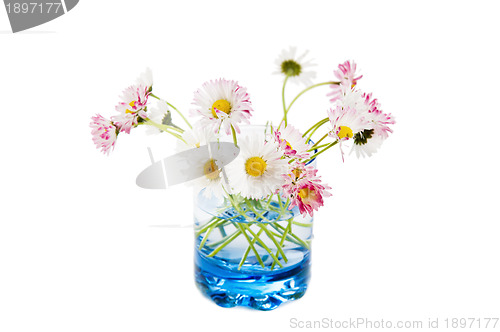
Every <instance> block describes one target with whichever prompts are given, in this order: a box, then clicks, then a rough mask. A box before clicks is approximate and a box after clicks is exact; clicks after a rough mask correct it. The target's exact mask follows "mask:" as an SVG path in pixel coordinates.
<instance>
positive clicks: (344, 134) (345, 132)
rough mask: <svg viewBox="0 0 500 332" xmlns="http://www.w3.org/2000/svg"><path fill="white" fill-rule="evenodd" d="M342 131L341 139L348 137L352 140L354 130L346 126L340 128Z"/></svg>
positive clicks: (340, 133) (340, 132) (340, 131)
mask: <svg viewBox="0 0 500 332" xmlns="http://www.w3.org/2000/svg"><path fill="white" fill-rule="evenodd" d="M339 128H340V130H339V134H338V135H339V138H340V139H342V138H344V137H348V138H352V136H353V133H352V129H351V128H349V127H346V126H340V127H339Z"/></svg>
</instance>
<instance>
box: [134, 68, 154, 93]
mask: <svg viewBox="0 0 500 332" xmlns="http://www.w3.org/2000/svg"><path fill="white" fill-rule="evenodd" d="M136 84H137V85H142V86H146V87H148V90H149V92H151V91H152V90H153V72H152V71H151V68H149V67H148V68H146V70H145V71H144V72H143V73H141V74H140V75H139V77H138V78H137V80H136Z"/></svg>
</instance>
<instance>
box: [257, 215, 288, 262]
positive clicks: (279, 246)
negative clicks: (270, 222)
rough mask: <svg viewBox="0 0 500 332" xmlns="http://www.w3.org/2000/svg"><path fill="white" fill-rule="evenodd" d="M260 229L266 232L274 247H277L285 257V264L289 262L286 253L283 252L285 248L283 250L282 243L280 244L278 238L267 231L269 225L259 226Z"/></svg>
mask: <svg viewBox="0 0 500 332" xmlns="http://www.w3.org/2000/svg"><path fill="white" fill-rule="evenodd" d="M259 227H260V228H261V229H262V230H264V232H265V233H266V235H267V237H268V238H270V239H271V241H273V243H274V245H275V246H276V249H277V250H278V252H279V253H280V254H281V256H282V257H283V260H284V261H285V263H286V262H288V258H287V257H286V255H285V252H284V251H283V248H281V245H280V243H278V241H276V238H275V237H274V235H273V234H271V232H269V230H268V229H267V225H265V224H259Z"/></svg>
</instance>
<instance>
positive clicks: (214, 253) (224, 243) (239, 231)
mask: <svg viewBox="0 0 500 332" xmlns="http://www.w3.org/2000/svg"><path fill="white" fill-rule="evenodd" d="M240 234H241V230H240V229H238V230H237V231H236V232H234V233H233V234H231V235H230V236H228V237H227V239H225V240H224V242H222V243H221V244H220V245H219V246H218V247H217V248H215V249H214V251H212V252H211V253H210V254H209V255H207V257H214V256H215V255H217V253H218V252H219V251H221V250H222V249H224V247H225V246H227V245H228V244H229V243H231V242H232V241H233V240H234V239H236V238H237V237H238V236H239V235H240Z"/></svg>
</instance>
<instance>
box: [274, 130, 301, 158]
mask: <svg viewBox="0 0 500 332" xmlns="http://www.w3.org/2000/svg"><path fill="white" fill-rule="evenodd" d="M282 126H284V124H283V123H282ZM273 134H274V139H275V141H276V142H277V143H278V144H279V147H280V149H281V151H282V152H283V154H284V155H285V156H286V157H289V158H297V159H304V158H309V156H310V153H309V152H308V151H307V150H309V149H310V146H309V145H308V144H306V138H304V137H302V134H301V133H300V131H299V130H298V129H296V128H295V127H293V126H292V125H287V126H286V127H285V128H281V127H280V129H276V130H275V131H274V133H273Z"/></svg>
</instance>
